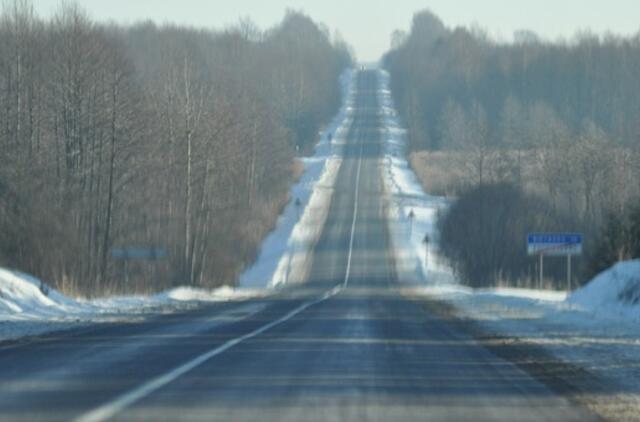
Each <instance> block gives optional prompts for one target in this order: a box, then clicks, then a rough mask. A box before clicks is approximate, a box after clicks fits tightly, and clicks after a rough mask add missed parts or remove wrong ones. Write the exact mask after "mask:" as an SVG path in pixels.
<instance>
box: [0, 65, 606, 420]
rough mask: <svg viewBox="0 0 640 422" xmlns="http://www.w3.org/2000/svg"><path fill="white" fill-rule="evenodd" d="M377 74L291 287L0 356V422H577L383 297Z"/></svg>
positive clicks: (495, 364)
mask: <svg viewBox="0 0 640 422" xmlns="http://www.w3.org/2000/svg"><path fill="white" fill-rule="evenodd" d="M378 79H379V78H378V73H377V72H375V71H362V72H360V73H358V75H357V82H356V83H357V101H356V106H355V107H356V109H355V118H354V121H353V125H352V127H351V129H350V132H349V134H348V139H347V143H346V145H345V147H344V161H343V164H342V167H341V170H340V173H339V175H338V178H337V181H336V186H335V193H334V196H333V199H332V204H331V208H330V211H329V216H328V219H327V222H326V224H325V228H324V232H323V234H322V237H321V239H320V241H319V243H318V245H317V246H316V250H315V255H314V261H313V266H312V268H311V270H310V277H309V280H308V282H307V283H305V284H304V285H303V286H300V287H291V288H288V289H284V290H282V291H281V292H279V293H277V294H275V295H273V296H270V297H268V298H261V299H256V300H249V301H244V302H241V303H231V304H219V305H214V306H208V307H205V308H202V309H199V310H197V311H193V312H189V313H185V314H180V315H170V316H160V317H157V318H153V319H147V320H142V321H139V322H134V323H129V324H111V325H107V326H98V327H93V328H90V329H86V330H79V331H75V332H73V333H67V334H64V333H62V334H58V335H50V336H46V337H41V338H38V339H33V340H30V341H27V342H14V343H4V344H2V345H0V419H2V420H18V419H22V420H29V421H32V420H47V421H48V420H77V421H100V420H111V419H115V420H220V421H258V420H259V421H306V420H313V421H327V420H329V421H352V420H353V421H356V420H357V421H361V420H372V421H378V420H379V421H389V420H403V421H405V420H406V421H413V420H416V421H424V420H452V421H459V420H502V421H513V420H518V421H519V422H522V421H540V420H579V421H585V420H590V419H593V417H592V416H591V415H590V414H589V413H587V412H586V411H584V410H582V409H580V408H578V407H575V405H573V404H572V403H570V402H569V401H568V400H566V399H564V398H563V397H560V396H557V395H556V393H554V392H553V391H551V390H550V389H549V388H547V387H546V386H544V385H542V384H541V383H540V382H538V381H536V380H535V379H533V378H532V377H531V376H529V375H528V374H526V373H525V372H523V371H522V370H520V369H519V368H518V367H517V366H515V365H513V364H511V363H510V362H508V361H505V360H503V359H500V358H498V357H497V356H495V355H494V354H492V353H491V352H490V351H489V350H487V349H486V348H484V347H483V346H482V345H480V344H479V343H478V342H476V341H475V340H474V339H473V338H472V337H470V336H469V335H467V334H465V333H464V332H461V331H460V329H459V328H456V324H453V323H451V322H450V321H448V320H447V319H444V318H441V317H438V316H436V315H435V313H433V312H431V311H430V310H429V306H428V305H425V304H424V303H419V302H417V301H412V300H410V299H407V298H405V297H404V296H402V295H401V294H400V293H399V292H398V289H397V288H396V287H398V280H396V278H395V275H394V272H393V269H392V268H393V262H392V258H391V252H390V251H389V244H388V240H387V229H386V222H385V217H384V212H383V206H384V195H383V189H382V186H381V185H382V183H381V166H380V154H381V149H382V148H381V142H382V136H381V133H380V130H381V129H380V127H381V125H380V109H379V104H378V97H377V89H378Z"/></svg>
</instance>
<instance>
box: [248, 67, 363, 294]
mask: <svg viewBox="0 0 640 422" xmlns="http://www.w3.org/2000/svg"><path fill="white" fill-rule="evenodd" d="M340 83H341V86H342V95H343V105H342V107H341V109H340V111H339V112H338V114H337V115H336V116H335V118H334V119H333V121H332V122H331V123H330V124H329V126H328V127H327V128H326V129H325V130H324V132H323V133H321V134H320V141H319V142H318V144H317V145H316V147H315V152H314V154H313V156H311V157H308V158H303V159H302V162H303V164H304V173H303V175H302V177H301V179H300V180H299V181H298V182H297V183H296V184H295V185H294V186H293V187H292V188H291V192H290V195H289V197H290V199H291V200H290V201H289V204H288V205H287V207H286V208H285V210H284V212H283V213H282V215H281V216H280V218H279V220H278V223H277V225H276V228H275V229H274V230H273V231H272V232H271V233H270V234H269V235H268V236H267V238H266V239H265V241H264V242H263V243H262V246H261V249H260V253H259V255H258V258H257V260H256V262H255V263H254V264H253V265H252V266H251V267H249V268H248V269H247V270H246V271H245V272H244V273H243V274H242V275H241V276H240V280H239V286H240V287H241V288H250V289H260V288H269V287H275V286H282V285H285V284H289V283H296V282H301V281H302V280H304V279H305V278H306V272H307V271H308V270H309V267H310V265H309V263H310V259H311V256H312V253H313V247H314V245H315V243H316V242H317V240H318V239H319V237H320V234H321V232H322V228H323V227H324V221H325V220H326V217H327V215H328V212H329V205H330V203H331V196H332V194H333V186H334V182H335V179H336V176H337V175H338V172H339V170H340V165H341V163H342V159H341V156H342V154H341V150H342V147H343V145H344V143H345V141H346V136H347V132H348V130H349V127H350V126H351V123H352V122H353V104H354V101H355V87H354V84H353V71H352V70H348V71H346V72H345V73H344V74H343V75H342V76H341V79H340ZM296 200H299V204H300V205H299V206H298V205H296Z"/></svg>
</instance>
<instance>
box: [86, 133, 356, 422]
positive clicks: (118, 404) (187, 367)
mask: <svg viewBox="0 0 640 422" xmlns="http://www.w3.org/2000/svg"><path fill="white" fill-rule="evenodd" d="M363 154H364V143H361V144H360V157H359V158H358V170H357V174H356V191H355V198H354V207H353V221H352V223H351V238H350V240H349V255H348V257H347V270H346V272H345V277H344V282H343V284H342V285H341V286H340V285H339V286H336V287H334V288H333V289H332V290H330V291H329V292H327V293H325V294H324V295H323V296H322V297H321V298H319V299H316V300H314V301H310V302H306V303H304V304H302V305H300V306H299V307H297V308H296V309H294V310H293V311H291V312H289V313H288V314H286V315H285V316H283V317H281V318H279V319H277V320H275V321H272V322H270V323H268V324H266V325H263V326H262V327H260V328H258V329H256V330H254V331H252V332H250V333H248V334H245V335H243V336H240V337H236V338H235V339H232V340H229V341H227V342H226V343H224V344H223V345H222V346H220V347H217V348H215V349H213V350H210V351H208V352H206V353H204V354H202V355H200V356H198V357H196V358H194V359H192V360H190V361H189V362H187V363H184V364H182V365H180V366H178V367H177V368H175V369H173V370H171V371H169V372H167V373H165V374H163V375H160V376H158V377H156V378H153V379H151V380H149V381H147V382H146V383H144V384H142V385H141V386H139V387H137V388H135V389H133V390H131V391H129V392H128V393H125V394H122V395H121V396H118V397H116V398H115V399H114V400H112V401H110V402H108V403H106V404H104V405H102V406H100V407H97V408H95V409H93V410H91V411H89V412H87V413H84V414H82V415H80V416H79V417H77V418H76V419H75V422H102V421H105V420H108V419H110V418H113V417H114V416H116V415H117V414H118V413H120V412H122V411H123V410H125V409H126V408H128V407H130V406H132V405H133V404H135V403H137V402H139V401H140V400H142V399H144V398H145V397H148V396H149V395H151V394H153V393H154V392H156V391H158V390H159V389H161V388H162V387H164V386H166V385H167V384H169V383H171V382H173V381H175V380H176V379H177V378H179V377H181V376H182V375H184V374H186V373H188V372H190V371H191V370H193V369H195V368H197V367H198V366H200V365H202V364H204V363H206V362H207V361H208V360H210V359H212V358H214V357H216V356H218V355H220V354H222V353H224V352H226V351H227V350H229V349H231V348H232V347H234V346H237V345H238V344H240V343H242V342H243V341H245V340H249V339H251V338H253V337H256V336H259V335H260V334H262V333H264V332H265V331H267V330H269V329H271V328H273V327H275V326H277V325H280V324H282V323H283V322H286V321H288V320H290V319H291V318H293V317H295V316H296V315H298V314H299V313H301V312H303V311H305V310H306V309H308V308H310V307H311V306H314V305H317V304H319V303H322V302H324V301H325V300H327V299H329V298H331V297H333V296H335V295H337V294H338V293H340V292H341V291H342V290H343V289H344V288H345V287H347V285H348V283H349V277H350V275H351V257H352V255H353V243H354V239H355V232H356V223H357V221H358V200H359V198H360V173H361V170H362V157H363ZM257 312H259V311H256V313H257ZM248 316H250V315H248Z"/></svg>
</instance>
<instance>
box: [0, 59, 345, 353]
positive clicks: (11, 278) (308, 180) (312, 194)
mask: <svg viewBox="0 0 640 422" xmlns="http://www.w3.org/2000/svg"><path fill="white" fill-rule="evenodd" d="M352 79H353V74H352V71H347V72H345V73H344V74H343V76H342V78H341V84H342V90H343V98H344V101H343V105H342V108H341V109H340V112H339V114H338V115H337V116H336V117H335V119H334V120H333V122H332V123H331V125H330V126H329V127H328V128H327V130H326V131H325V132H324V133H323V134H322V136H321V140H320V142H319V144H318V145H317V147H316V149H315V154H314V155H313V156H312V157H308V158H303V163H304V166H305V171H304V174H303V176H302V178H301V179H300V180H299V181H298V183H296V184H295V185H294V186H293V187H292V189H291V194H290V197H291V201H290V204H289V205H288V206H287V207H286V209H285V211H284V213H283V215H282V216H281V217H280V219H279V221H278V224H277V227H276V229H275V230H274V231H273V232H272V233H271V234H270V235H269V236H268V238H267V239H266V240H265V241H264V242H263V244H262V248H261V254H260V256H259V258H258V260H257V261H256V263H255V264H254V265H253V266H251V267H250V268H249V269H247V270H246V271H245V272H244V273H243V274H242V276H241V278H240V286H241V287H242V288H240V289H232V288H229V287H223V288H220V289H216V290H202V289H194V288H189V287H179V288H176V289H173V290H170V291H167V292H164V293H161V294H157V295H154V296H135V297H120V298H110V299H100V300H90V301H89V300H78V299H72V298H69V297H66V296H64V295H63V294H61V293H60V292H58V291H56V290H54V289H51V288H49V287H47V285H46V284H44V283H43V282H42V281H40V280H38V279H36V278H34V277H31V276H29V275H26V274H23V273H20V272H16V271H10V270H6V269H2V268H0V341H1V340H6V339H11V338H17V337H22V336H28V335H38V334H42V333H45V332H50V331H54V330H63V329H69V328H76V327H79V326H82V325H86V324H91V323H97V322H108V321H116V320H117V321H121V320H128V319H131V318H133V317H135V316H140V315H142V314H158V313H162V312H175V311H176V310H180V309H188V308H190V307H192V306H195V305H197V304H198V303H201V302H219V301H230V300H242V299H247V298H251V297H256V296H260V295H264V294H266V293H267V290H265V289H264V288H267V287H273V286H276V285H279V284H282V283H287V282H293V281H297V280H302V279H303V278H304V276H305V271H307V269H308V267H309V265H308V261H309V259H310V255H311V252H312V250H313V245H314V244H315V242H316V241H317V238H318V237H319V235H320V232H321V230H322V226H323V224H322V223H323V221H324V219H325V218H326V215H327V212H328V208H329V204H330V202H331V201H330V199H331V194H332V187H333V183H334V180H335V177H336V176H337V174H338V170H339V168H340V163H341V159H340V153H339V152H340V150H339V149H340V148H341V145H342V144H343V143H344V139H345V136H346V131H347V130H348V128H349V125H350V122H351V120H352V109H353V95H352V94H353V86H352ZM296 199H297V200H298V201H296Z"/></svg>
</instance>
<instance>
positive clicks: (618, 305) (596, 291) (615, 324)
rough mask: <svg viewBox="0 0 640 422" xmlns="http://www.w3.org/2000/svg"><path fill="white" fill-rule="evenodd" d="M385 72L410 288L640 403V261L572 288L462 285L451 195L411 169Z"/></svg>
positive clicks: (402, 255)
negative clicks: (450, 261)
mask: <svg viewBox="0 0 640 422" xmlns="http://www.w3.org/2000/svg"><path fill="white" fill-rule="evenodd" d="M381 74H382V76H381V83H380V89H379V98H380V101H381V103H382V106H383V108H384V110H383V113H384V116H383V120H384V126H385V128H384V132H385V134H386V135H385V136H386V139H385V140H386V145H385V148H386V154H385V157H384V163H383V164H384V179H385V186H386V190H387V194H388V195H389V206H388V216H389V223H390V232H391V240H392V246H393V248H394V251H395V255H396V261H397V262H396V266H397V273H398V274H399V277H400V279H401V281H403V282H405V283H406V285H405V287H404V291H405V293H406V294H407V295H410V296H413V297H420V296H426V297H429V298H432V299H439V300H444V301H446V302H448V303H450V304H452V305H453V306H454V309H456V311H457V312H458V313H459V314H460V315H461V316H463V317H467V318H470V319H473V320H476V321H478V322H479V323H480V324H481V326H482V327H483V328H484V329H486V330H487V331H488V332H493V333H495V334H497V335H501V336H505V337H512V338H517V339H519V341H522V342H524V343H530V344H535V345H537V346H541V347H544V348H545V349H546V350H548V351H549V352H551V353H552V354H553V355H555V356H556V357H557V358H559V359H561V360H563V361H565V362H568V363H572V364H575V365H577V366H580V367H583V368H585V369H587V370H589V371H590V372H592V373H594V374H596V375H599V376H601V377H603V378H604V379H607V380H609V381H613V382H614V383H616V384H617V385H619V386H620V388H621V390H622V391H623V392H624V393H627V394H626V402H625V406H631V408H633V409H640V261H633V262H626V263H621V264H618V265H617V266H616V267H614V268H612V269H610V270H608V271H606V272H605V273H603V274H601V275H600V276H598V277H596V278H595V279H594V280H593V281H591V282H590V283H588V285H586V286H585V287H584V288H582V289H581V290H578V291H576V292H574V293H573V294H571V295H569V296H568V295H567V293H565V292H551V291H539V290H525V289H485V290H473V289H469V288H466V287H463V286H461V285H460V284H459V283H457V281H456V277H455V274H454V271H453V270H452V269H451V268H450V267H449V266H448V265H447V263H446V261H445V260H443V259H442V258H441V256H440V255H439V253H438V232H437V216H438V213H439V212H444V211H446V208H447V206H448V201H447V200H446V199H444V198H439V197H433V196H430V195H427V194H425V193H424V191H423V190H422V187H421V185H420V183H419V182H418V181H417V180H416V177H415V174H414V173H413V171H412V170H411V169H410V167H409V164H408V162H407V160H406V158H405V157H406V155H405V145H406V139H405V131H404V130H403V129H402V127H401V125H400V123H399V120H398V118H397V114H396V111H395V109H394V105H393V101H392V99H391V93H390V91H389V77H388V75H387V74H386V73H385V72H382V73H381ZM412 211H413V213H412ZM410 214H413V215H414V218H413V220H412V219H410V218H409V215H410ZM425 235H427V236H428V237H429V243H428V248H427V246H426V245H425V244H424V243H423V240H424V238H425ZM617 392H620V391H617ZM604 399H607V398H606V397H605V398H604ZM636 416H637V414H636Z"/></svg>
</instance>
